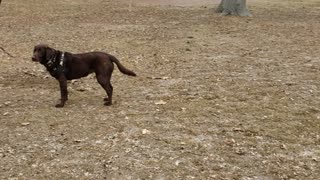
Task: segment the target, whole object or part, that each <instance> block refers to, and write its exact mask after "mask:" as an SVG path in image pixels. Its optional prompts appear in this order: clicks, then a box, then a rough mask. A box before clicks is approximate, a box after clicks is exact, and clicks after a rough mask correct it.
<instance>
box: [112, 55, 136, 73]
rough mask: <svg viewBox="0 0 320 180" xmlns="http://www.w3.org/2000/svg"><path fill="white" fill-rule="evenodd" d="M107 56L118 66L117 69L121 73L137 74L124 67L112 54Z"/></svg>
mask: <svg viewBox="0 0 320 180" xmlns="http://www.w3.org/2000/svg"><path fill="white" fill-rule="evenodd" d="M109 58H110V60H111V61H112V62H113V63H115V64H116V65H117V66H118V69H119V70H120V72H122V73H123V74H126V75H129V76H137V75H136V73H134V72H133V71H131V70H129V69H127V68H125V67H124V66H123V65H122V64H121V63H120V61H119V60H118V59H117V58H116V57H114V56H112V55H109Z"/></svg>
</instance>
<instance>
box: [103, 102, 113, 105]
mask: <svg viewBox="0 0 320 180" xmlns="http://www.w3.org/2000/svg"><path fill="white" fill-rule="evenodd" d="M104 105H105V106H111V105H112V103H111V102H109V101H107V102H105V103H104Z"/></svg>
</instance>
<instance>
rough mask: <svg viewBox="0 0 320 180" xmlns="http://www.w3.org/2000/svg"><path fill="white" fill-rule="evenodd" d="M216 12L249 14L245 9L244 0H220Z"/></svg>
mask: <svg viewBox="0 0 320 180" xmlns="http://www.w3.org/2000/svg"><path fill="white" fill-rule="evenodd" d="M217 12H218V13H221V16H226V15H229V14H231V15H239V16H251V14H250V12H249V10H248V9H247V5H246V0H221V2H220V4H219V6H218V8H217Z"/></svg>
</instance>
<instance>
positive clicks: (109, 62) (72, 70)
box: [32, 45, 136, 107]
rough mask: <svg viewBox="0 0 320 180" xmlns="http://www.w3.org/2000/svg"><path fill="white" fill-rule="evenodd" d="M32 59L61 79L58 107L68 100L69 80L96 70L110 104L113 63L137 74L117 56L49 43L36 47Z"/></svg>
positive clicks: (121, 70)
mask: <svg viewBox="0 0 320 180" xmlns="http://www.w3.org/2000/svg"><path fill="white" fill-rule="evenodd" d="M32 60H33V61H37V62H40V63H41V64H42V65H44V66H45V67H46V68H47V70H48V71H49V73H50V74H51V76H53V77H55V78H56V79H57V80H58V81H59V84H60V93H61V102H60V103H59V104H57V105H56V107H63V106H64V104H65V102H66V101H67V100H68V90H67V80H72V79H78V78H81V77H85V76H87V75H88V74H90V73H92V72H95V73H96V77H97V80H98V82H99V84H100V85H101V86H102V87H103V89H104V90H105V91H106V93H107V95H108V97H107V98H105V99H104V100H105V101H106V102H105V105H106V106H108V105H111V104H112V92H113V87H112V85H111V83H110V79H111V75H112V72H113V68H114V67H113V66H114V65H113V63H115V64H116V65H117V66H118V68H119V70H120V72H122V73H123V74H127V75H129V76H136V74H135V73H134V72H133V71H130V70H128V69H127V68H125V67H124V66H123V65H122V64H121V63H120V62H119V60H118V59H117V58H115V57H114V56H112V55H110V54H107V53H103V52H89V53H83V54H72V53H69V52H61V51H58V50H55V49H53V48H50V47H48V46H47V45H37V46H35V47H34V50H33V56H32Z"/></svg>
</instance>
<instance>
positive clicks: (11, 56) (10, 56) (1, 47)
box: [0, 47, 13, 57]
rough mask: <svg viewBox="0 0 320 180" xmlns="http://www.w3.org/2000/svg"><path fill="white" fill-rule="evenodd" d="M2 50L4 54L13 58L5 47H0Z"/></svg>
mask: <svg viewBox="0 0 320 180" xmlns="http://www.w3.org/2000/svg"><path fill="white" fill-rule="evenodd" d="M0 49H1V50H2V51H3V52H4V53H6V54H7V55H8V56H10V57H13V56H12V55H11V54H10V53H8V52H7V51H6V50H5V49H4V48H3V47H0Z"/></svg>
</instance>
